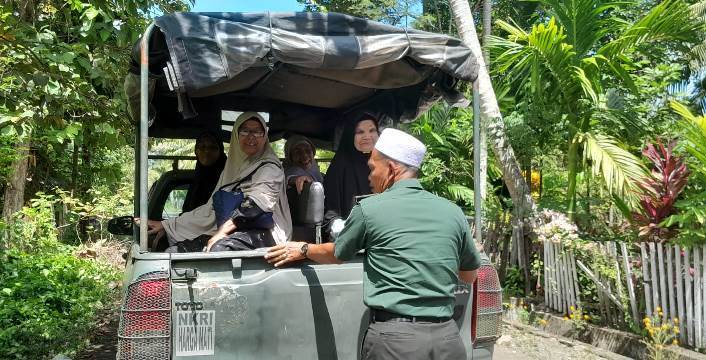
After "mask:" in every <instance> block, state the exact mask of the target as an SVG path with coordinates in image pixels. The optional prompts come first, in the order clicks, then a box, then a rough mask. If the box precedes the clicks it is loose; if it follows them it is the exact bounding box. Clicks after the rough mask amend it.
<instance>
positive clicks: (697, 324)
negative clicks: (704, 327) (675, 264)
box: [694, 246, 703, 348]
mask: <svg viewBox="0 0 706 360" xmlns="http://www.w3.org/2000/svg"><path fill="white" fill-rule="evenodd" d="M701 306H703V304H702V303H701V251H700V249H699V248H698V247H696V246H695V247H694V346H696V347H699V348H700V347H702V346H701Z"/></svg>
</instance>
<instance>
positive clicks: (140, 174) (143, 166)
mask: <svg viewBox="0 0 706 360" xmlns="http://www.w3.org/2000/svg"><path fill="white" fill-rule="evenodd" d="M152 30H154V22H152V23H150V25H149V26H148V27H147V30H145V33H144V34H143V35H142V41H141V42H140V127H139V130H138V136H137V139H136V140H137V141H136V144H135V151H136V152H137V153H138V156H136V158H137V159H138V160H137V162H138V165H137V166H135V167H136V168H137V169H136V170H139V171H136V172H135V176H136V177H137V183H138V184H139V185H138V186H136V187H135V190H137V192H138V196H137V197H139V199H140V201H139V204H140V205H139V209H138V210H139V214H140V230H139V239H140V251H147V153H148V150H149V149H148V146H149V144H148V142H147V132H148V128H149V40H150V36H151V35H152Z"/></svg>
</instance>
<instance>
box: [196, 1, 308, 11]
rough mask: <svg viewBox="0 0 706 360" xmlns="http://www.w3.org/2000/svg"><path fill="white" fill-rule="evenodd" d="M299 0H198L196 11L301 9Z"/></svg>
mask: <svg viewBox="0 0 706 360" xmlns="http://www.w3.org/2000/svg"><path fill="white" fill-rule="evenodd" d="M302 8H303V6H302V4H300V3H298V2H297V0H196V2H195V4H194V7H193V8H192V9H191V11H194V12H262V11H268V10H269V11H275V12H278V11H301V10H302Z"/></svg>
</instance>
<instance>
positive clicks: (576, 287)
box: [569, 248, 706, 304]
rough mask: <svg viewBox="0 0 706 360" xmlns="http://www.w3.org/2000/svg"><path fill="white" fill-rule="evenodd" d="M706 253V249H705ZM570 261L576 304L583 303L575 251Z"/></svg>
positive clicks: (570, 256) (570, 251)
mask: <svg viewBox="0 0 706 360" xmlns="http://www.w3.org/2000/svg"><path fill="white" fill-rule="evenodd" d="M704 250H705V251H706V248H705V249H704ZM569 259H570V260H571V264H569V266H571V277H572V278H573V280H574V281H573V287H574V293H575V294H576V304H578V303H580V302H581V292H580V289H579V278H578V275H577V274H576V258H575V257H574V251H573V250H569Z"/></svg>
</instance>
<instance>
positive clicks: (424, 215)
mask: <svg viewBox="0 0 706 360" xmlns="http://www.w3.org/2000/svg"><path fill="white" fill-rule="evenodd" d="M425 152H426V148H425V147H424V145H423V144H422V143H421V142H419V140H417V139H415V138H414V137H412V136H411V135H408V134H406V133H404V132H402V131H399V130H395V129H385V131H383V132H382V134H381V135H380V138H379V140H378V142H377V143H376V145H375V149H374V150H373V153H372V154H371V156H370V160H369V161H368V166H369V167H370V170H371V172H370V177H369V179H370V184H371V187H372V188H373V191H374V192H375V193H376V194H378V195H375V196H372V197H369V198H366V199H364V200H362V201H361V202H360V203H359V204H357V205H356V206H354V207H353V209H352V210H351V213H350V215H349V216H348V219H347V220H346V222H345V226H344V228H343V230H342V231H341V233H340V234H339V235H338V237H337V238H336V240H335V242H334V243H327V244H320V245H314V244H306V243H299V242H288V243H286V244H283V245H279V246H275V247H273V248H270V250H269V251H268V253H267V255H266V256H265V258H266V259H267V260H268V261H269V262H270V263H274V264H275V266H282V265H284V264H286V263H288V262H291V261H297V260H301V259H304V258H309V259H311V260H313V261H316V262H319V263H340V262H342V261H345V260H349V259H351V258H352V257H353V256H354V255H355V254H356V253H357V252H358V251H359V250H361V249H365V254H366V256H365V263H364V273H365V275H364V276H365V278H364V291H365V299H364V302H365V304H366V305H367V306H368V307H369V308H370V313H371V322H370V325H369V326H368V330H367V332H366V335H365V340H364V341H363V349H362V358H363V359H386V360H387V359H411V360H413V359H425V360H426V359H465V358H467V355H466V349H465V347H464V345H463V342H462V340H461V338H460V336H459V330H458V327H457V326H456V323H455V322H454V321H453V320H451V315H452V314H453V305H454V303H455V297H454V289H455V287H456V285H457V284H458V280H459V278H460V279H461V280H462V281H464V282H466V283H469V284H470V283H473V281H475V278H476V269H478V267H479V266H480V257H479V255H478V252H477V250H476V248H475V246H474V243H473V241H472V237H471V234H470V230H469V227H468V223H467V222H466V218H465V216H464V214H463V212H462V211H461V209H460V208H459V207H458V206H456V205H454V204H452V203H451V202H449V201H447V200H445V199H442V198H440V197H438V196H436V195H433V194H431V193H429V192H427V191H425V190H424V189H423V188H422V186H421V184H420V183H419V180H417V172H418V169H419V166H420V165H421V162H422V159H423V157H424V153H425Z"/></svg>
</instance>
